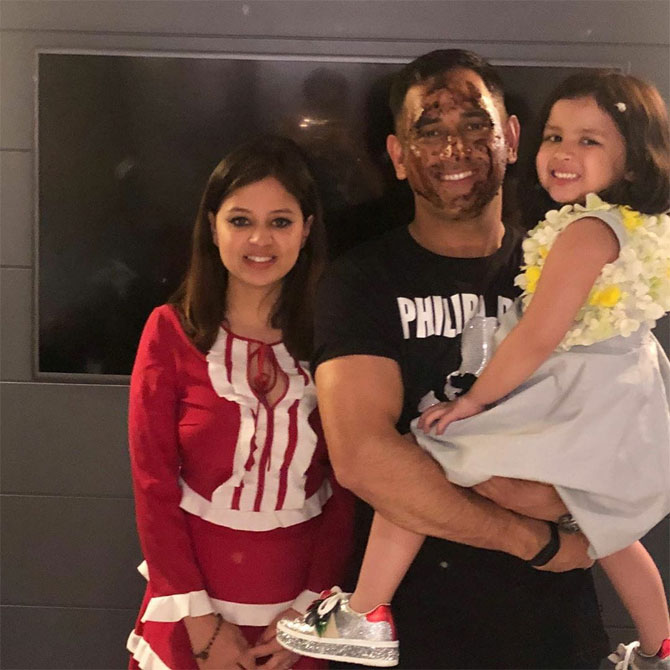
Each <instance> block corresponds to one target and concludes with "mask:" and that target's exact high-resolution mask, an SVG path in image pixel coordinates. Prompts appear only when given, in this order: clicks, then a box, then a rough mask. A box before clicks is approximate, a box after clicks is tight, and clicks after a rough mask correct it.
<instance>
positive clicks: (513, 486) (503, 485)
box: [472, 477, 568, 521]
mask: <svg viewBox="0 0 670 670" xmlns="http://www.w3.org/2000/svg"><path fill="white" fill-rule="evenodd" d="M472 488H473V489H474V490H475V491H476V492H477V493H479V495H480V496H484V497H485V498H488V499H489V500H492V501H493V502H494V503H496V504H497V505H500V507H505V508H506V509H509V510H512V511H513V512H516V513H517V514H522V515H523V516H529V517H532V518H533V519H543V520H544V521H557V520H558V518H559V517H560V516H561V515H562V514H565V513H566V512H567V511H568V508H567V507H566V506H565V503H564V502H563V501H562V500H561V498H560V496H559V495H558V493H556V489H555V488H554V487H553V486H551V484H542V483H540V482H529V481H526V480H525V479H509V478H508V477H491V479H487V480H486V481H485V482H482V483H481V484H477V485H476V486H473V487H472Z"/></svg>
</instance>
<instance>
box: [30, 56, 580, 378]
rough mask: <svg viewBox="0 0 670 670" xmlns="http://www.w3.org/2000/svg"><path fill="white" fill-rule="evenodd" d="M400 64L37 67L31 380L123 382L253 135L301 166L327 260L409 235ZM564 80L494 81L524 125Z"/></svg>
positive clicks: (61, 59)
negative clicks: (238, 153) (389, 233)
mask: <svg viewBox="0 0 670 670" xmlns="http://www.w3.org/2000/svg"><path fill="white" fill-rule="evenodd" d="M401 65H402V62H401V61H394V60H391V59H386V60H382V61H380V62H373V61H360V60H354V59H334V58H328V59H323V58H321V59H319V58H314V59H309V58H295V57H262V58H261V57H251V56H242V55H239V56H225V57H223V56H216V57H215V56H210V55H193V54H190V55H186V54H184V55H156V54H118V53H55V52H41V53H39V54H38V77H37V81H38V84H37V138H38V143H37V146H38V152H37V156H38V160H37V163H38V165H37V168H38V203H37V211H38V216H37V235H36V238H37V260H38V268H37V273H36V276H37V286H36V307H37V319H36V321H37V331H38V332H37V341H38V346H37V349H38V351H37V365H36V367H37V374H38V376H39V377H42V378H44V377H57V378H61V379H69V380H73V381H106V382H109V381H121V382H123V381H127V375H128V374H129V373H130V371H131V368H132V364H133V359H134V355H135V349H136V347H137V343H138V340H139V336H140V333H141V330H142V327H143V324H144V322H145V320H146V318H147V316H148V314H149V312H150V311H151V309H152V308H153V307H155V306H156V305H159V304H161V303H163V302H165V300H166V299H167V297H168V296H169V295H170V294H171V293H172V292H173V291H174V290H175V288H176V287H177V286H178V284H179V283H180V281H181V279H182V277H183V274H184V271H185V269H186V263H187V259H188V251H189V244H190V232H191V228H192V225H193V221H194V218H195V213H196V209H197V205H198V201H199V198H200V195H201V191H202V189H203V187H204V184H205V181H206V179H207V177H208V175H209V173H210V172H211V170H212V169H213V167H214V166H215V165H216V164H217V163H218V162H219V161H220V159H221V158H222V157H223V156H224V155H225V154H226V152H227V151H228V150H229V149H231V148H232V147H233V146H234V145H235V144H237V143H238V142H240V141H242V140H244V139H245V138H248V137H250V136H252V135H255V134H257V133H279V134H283V135H287V136H289V137H292V138H294V139H296V140H297V141H298V143H299V144H300V145H301V146H303V148H304V149H305V150H306V151H307V152H308V153H309V154H310V156H311V159H312V163H313V165H314V168H315V172H316V176H317V180H318V182H319V186H320V189H321V194H322V197H323V201H324V209H325V222H326V227H327V232H328V241H329V246H330V251H331V255H332V256H337V255H339V254H341V253H342V252H343V251H345V250H347V249H348V248H350V247H352V246H354V245H355V244H357V243H359V242H361V241H363V240H365V239H367V238H369V237H372V236H374V235H378V234H380V233H381V232H383V231H384V230H387V229H388V228H390V227H392V226H395V225H399V224H401V223H406V222H407V221H409V220H410V218H411V216H412V198H411V194H410V192H409V189H408V188H407V186H406V184H405V183H401V182H398V181H397V180H396V179H395V176H394V173H393V171H392V168H391V164H390V160H389V159H388V157H387V155H386V150H385V139H386V135H387V134H388V133H389V132H391V129H392V120H391V115H390V112H389V110H388V105H387V96H388V86H389V78H390V76H391V75H392V74H393V73H394V72H395V71H396V70H397V69H398V68H399V67H401ZM569 71H571V69H570V68H569V67H566V66H550V65H501V66H500V72H501V75H502V77H503V79H504V83H505V87H506V92H507V102H508V106H509V107H510V109H511V111H514V112H515V113H517V114H518V115H519V116H520V117H521V120H522V124H523V125H524V126H527V124H528V122H529V121H530V120H531V119H532V117H533V114H534V113H536V112H537V110H538V107H539V104H540V103H541V101H542V100H543V99H544V97H545V96H546V94H547V93H548V91H549V90H550V89H551V88H552V87H553V86H554V85H555V84H556V83H557V82H558V81H559V80H560V79H562V78H563V77H564V76H566V74H568V72H569ZM525 137H527V135H526V136H525ZM524 147H525V143H523V142H522V147H521V154H522V158H523V153H524ZM509 178H510V179H512V180H513V179H514V170H511V171H510V174H509Z"/></svg>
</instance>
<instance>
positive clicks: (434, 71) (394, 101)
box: [389, 49, 505, 125]
mask: <svg viewBox="0 0 670 670" xmlns="http://www.w3.org/2000/svg"><path fill="white" fill-rule="evenodd" d="M460 69H463V70H472V71H473V72H475V73H476V74H478V75H479V76H480V77H481V78H482V81H483V82H484V84H485V86H486V88H487V89H488V90H489V92H490V93H491V95H493V97H494V98H496V99H497V101H498V102H500V104H501V106H502V107H503V109H504V107H505V94H504V91H503V84H502V80H501V79H500V76H499V75H498V73H497V72H496V70H495V68H494V67H493V65H491V63H489V62H488V61H487V60H485V59H484V58H482V57H481V56H479V55H477V54H476V53H474V52H472V51H466V50H464V49H436V50H435V51H431V52H429V53H427V54H424V55H423V56H419V57H418V58H415V59H414V60H413V61H412V62H411V63H407V65H405V66H404V67H403V68H402V69H401V70H400V71H399V72H398V73H397V74H396V75H395V77H394V78H393V81H392V83H391V91H390V95H389V105H390V107H391V113H392V114H393V120H394V122H395V123H396V125H397V123H398V119H399V118H400V115H401V114H402V110H403V105H404V103H405V96H406V95H407V91H408V90H409V89H410V88H412V86H415V85H417V84H422V83H424V82H425V81H426V80H428V79H430V78H431V77H434V76H435V75H439V74H444V73H446V72H449V71H451V70H460Z"/></svg>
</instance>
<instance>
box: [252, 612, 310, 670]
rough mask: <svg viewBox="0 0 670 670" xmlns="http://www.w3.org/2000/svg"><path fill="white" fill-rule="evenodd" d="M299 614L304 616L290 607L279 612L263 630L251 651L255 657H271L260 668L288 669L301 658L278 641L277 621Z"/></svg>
mask: <svg viewBox="0 0 670 670" xmlns="http://www.w3.org/2000/svg"><path fill="white" fill-rule="evenodd" d="M299 616H302V615H301V614H300V612H298V611H296V610H294V609H292V608H289V609H287V610H285V611H284V612H282V613H281V614H278V615H277V616H276V617H275V618H274V619H273V620H272V621H271V622H270V624H269V625H268V627H267V628H266V629H265V630H264V631H263V632H262V634H261V636H260V637H259V638H258V640H257V641H256V646H255V647H253V648H252V649H251V653H252V654H253V655H254V658H255V659H258V658H263V657H264V656H268V657H269V658H268V660H267V661H265V663H263V664H262V665H260V666H259V668H262V670H288V669H289V668H292V667H293V664H294V663H295V662H296V661H297V660H298V659H299V658H300V656H299V655H298V654H294V653H293V652H292V651H289V650H288V649H284V647H282V646H281V645H280V644H279V642H277V621H279V619H284V618H286V619H294V618H295V617H299Z"/></svg>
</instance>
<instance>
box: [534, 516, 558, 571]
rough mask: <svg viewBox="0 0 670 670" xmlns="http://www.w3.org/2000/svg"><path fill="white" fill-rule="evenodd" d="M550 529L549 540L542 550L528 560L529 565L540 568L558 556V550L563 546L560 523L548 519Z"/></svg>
mask: <svg viewBox="0 0 670 670" xmlns="http://www.w3.org/2000/svg"><path fill="white" fill-rule="evenodd" d="M547 524H548V525H549V530H550V533H551V534H550V536H549V542H547V544H545V545H544V547H542V549H540V551H538V552H537V554H535V556H533V558H531V559H529V560H527V561H526V563H528V565H531V566H532V567H534V568H540V567H542V566H543V565H546V564H547V563H549V561H550V560H551V559H552V558H553V557H554V556H556V554H557V553H558V550H559V549H560V548H561V537H560V535H559V533H558V524H556V523H554V522H553V521H547Z"/></svg>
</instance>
